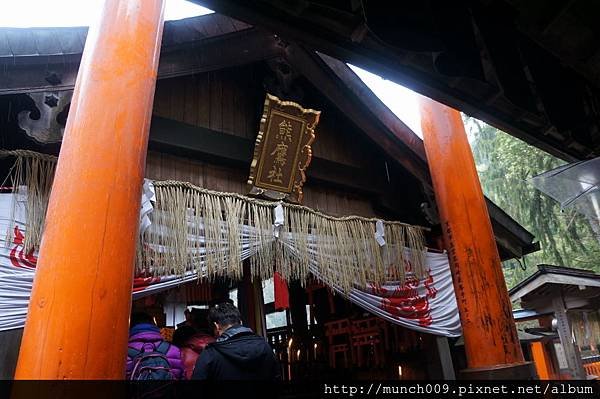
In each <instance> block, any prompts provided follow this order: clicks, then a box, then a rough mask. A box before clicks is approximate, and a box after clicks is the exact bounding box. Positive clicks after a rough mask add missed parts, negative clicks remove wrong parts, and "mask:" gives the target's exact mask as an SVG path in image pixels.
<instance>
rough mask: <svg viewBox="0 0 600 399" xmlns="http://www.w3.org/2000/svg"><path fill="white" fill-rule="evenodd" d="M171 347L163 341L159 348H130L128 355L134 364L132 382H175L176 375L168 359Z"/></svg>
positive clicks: (152, 346)
mask: <svg viewBox="0 0 600 399" xmlns="http://www.w3.org/2000/svg"><path fill="white" fill-rule="evenodd" d="M170 347H171V344H169V343H168V342H166V341H162V342H161V343H160V344H158V346H154V345H151V347H148V346H146V345H144V346H143V347H142V349H141V350H137V349H134V348H131V347H129V349H128V350H127V354H128V355H129V357H130V358H131V359H132V362H133V369H132V371H131V376H130V377H129V379H130V380H132V381H133V380H136V381H146V380H174V379H175V375H174V374H173V372H172V371H171V365H170V364H169V359H168V358H167V352H169V348H170ZM148 349H150V350H148Z"/></svg>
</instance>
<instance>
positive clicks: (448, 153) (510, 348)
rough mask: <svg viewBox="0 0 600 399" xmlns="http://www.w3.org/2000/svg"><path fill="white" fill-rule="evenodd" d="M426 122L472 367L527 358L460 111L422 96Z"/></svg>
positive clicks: (427, 143)
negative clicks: (522, 347) (515, 321)
mask: <svg viewBox="0 0 600 399" xmlns="http://www.w3.org/2000/svg"><path fill="white" fill-rule="evenodd" d="M421 127H422V130H423V136H424V144H425V151H426V153H427V160H428V163H429V168H430V171H431V177H432V180H433V187H434V191H435V197H436V202H437V206H438V210H439V214H440V221H441V224H442V229H443V232H444V239H445V242H446V245H447V246H448V252H449V257H450V266H451V270H452V277H453V281H454V288H455V292H456V300H457V302H458V309H459V312H460V319H461V322H462V328H463V334H464V340H465V351H466V355H467V365H468V367H469V368H471V369H476V368H496V367H498V366H499V367H502V366H508V365H511V364H514V365H516V364H522V363H524V360H523V354H522V351H521V346H520V344H519V339H518V336H517V331H516V327H515V323H514V320H513V318H512V310H511V305H510V300H509V297H508V291H507V289H506V283H505V282H504V276H503V274H502V268H501V264H500V257H499V255H498V249H497V248H496V242H495V240H494V234H493V231H492V225H491V222H490V217H489V215H488V211H487V208H486V205H485V199H484V196H483V192H482V189H481V184H480V182H479V177H478V176H477V171H476V170H475V162H474V160H473V154H472V153H471V148H470V146H469V142H468V140H467V135H466V133H465V128H464V125H463V122H462V120H461V117H460V113H459V112H458V111H456V110H454V109H452V108H449V107H446V106H445V105H442V104H440V103H437V102H435V101H433V100H430V99H427V98H422V100H421Z"/></svg>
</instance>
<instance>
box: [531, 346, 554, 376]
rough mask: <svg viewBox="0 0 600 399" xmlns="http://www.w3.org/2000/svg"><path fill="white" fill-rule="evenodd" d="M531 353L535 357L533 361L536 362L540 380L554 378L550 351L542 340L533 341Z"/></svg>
mask: <svg viewBox="0 0 600 399" xmlns="http://www.w3.org/2000/svg"><path fill="white" fill-rule="evenodd" d="M531 355H532V357H533V363H534V364H535V370H536V371H537V375H538V377H539V378H540V380H552V379H554V378H553V377H554V373H553V369H552V361H551V360H550V356H548V351H546V348H545V347H544V344H543V343H542V342H539V341H537V342H532V343H531Z"/></svg>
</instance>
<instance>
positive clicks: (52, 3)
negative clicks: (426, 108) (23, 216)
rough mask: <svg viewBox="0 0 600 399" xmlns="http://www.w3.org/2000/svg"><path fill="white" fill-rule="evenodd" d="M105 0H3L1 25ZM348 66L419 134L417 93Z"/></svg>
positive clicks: (45, 21) (180, 0)
mask: <svg viewBox="0 0 600 399" xmlns="http://www.w3.org/2000/svg"><path fill="white" fill-rule="evenodd" d="M103 1H104V0H3V1H2V11H1V12H0V27H13V28H29V27H58V26H63V27H66V26H89V24H90V23H91V22H93V21H94V19H95V18H96V16H97V15H98V12H99V11H98V10H99V9H100V7H101V5H102V2H103ZM210 13H212V11H211V10H209V9H207V8H204V7H201V6H199V5H197V4H194V3H190V2H188V1H185V0H166V5H165V19H166V20H176V19H182V18H189V17H195V16H199V15H205V14H210ZM350 68H352V70H353V71H354V72H355V73H356V74H357V75H358V76H359V77H360V79H362V80H363V81H364V82H365V84H366V85H367V86H369V87H370V88H371V90H373V92H374V93H375V95H377V97H379V99H381V101H383V103H384V104H385V105H387V107H388V108H389V109H390V110H392V112H393V113H394V114H396V116H398V118H400V120H402V121H403V122H404V123H405V124H406V125H408V127H410V128H411V129H412V130H413V131H414V132H415V133H416V134H417V135H418V136H419V137H421V138H422V137H423V136H422V134H421V117H420V113H419V104H418V96H419V95H418V94H416V93H415V92H413V91H411V90H409V89H407V88H405V87H402V86H400V85H398V84H396V83H394V82H391V81H389V80H385V79H382V78H380V77H379V76H377V75H375V74H372V73H370V72H367V71H365V70H363V69H360V68H358V67H355V66H353V65H350Z"/></svg>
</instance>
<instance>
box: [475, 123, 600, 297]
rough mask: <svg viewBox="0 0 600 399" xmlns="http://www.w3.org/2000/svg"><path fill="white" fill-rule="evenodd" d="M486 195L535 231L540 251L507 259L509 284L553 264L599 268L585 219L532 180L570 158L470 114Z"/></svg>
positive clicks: (599, 252) (599, 249)
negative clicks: (511, 134) (530, 181)
mask: <svg viewBox="0 0 600 399" xmlns="http://www.w3.org/2000/svg"><path fill="white" fill-rule="evenodd" d="M465 126H466V128H467V132H468V134H469V139H470V142H471V148H472V150H473V156H474V158H475V163H476V165H477V171H478V173H479V179H480V180H481V185H482V187H483V191H484V193H485V194H486V195H487V196H488V197H489V198H490V199H491V200H492V201H494V202H495V203H496V204H497V205H498V206H500V207H501V208H502V209H503V210H504V211H505V212H506V213H508V214H509V215H510V216H511V217H513V218H514V219H515V220H516V221H517V222H519V223H520V224H521V225H522V226H524V227H525V228H526V229H527V230H529V231H530V232H531V233H533V234H534V235H535V237H536V240H537V241H539V242H540V245H541V248H542V249H541V250H540V251H538V252H535V253H533V254H530V255H527V256H526V257H525V258H524V259H521V260H510V261H507V262H504V264H503V267H504V276H505V278H506V283H507V285H508V287H509V288H511V287H513V286H514V285H515V284H517V283H518V282H519V281H521V280H523V279H524V278H526V277H527V276H529V275H530V274H532V273H533V272H535V270H537V268H536V265H537V264H540V263H548V264H554V265H561V266H569V267H577V268H584V269H590V270H595V271H597V272H598V271H600V244H599V242H598V240H597V238H596V236H595V235H594V232H593V231H592V228H591V226H590V224H589V222H588V221H587V220H586V218H585V217H584V216H582V215H580V214H579V213H576V212H575V211H574V210H572V209H568V210H566V211H564V212H562V211H561V210H560V205H559V204H558V203H557V202H556V201H554V200H553V199H551V198H550V197H547V196H546V195H544V194H543V193H541V192H540V191H538V190H536V189H535V188H534V187H533V185H531V184H530V183H528V182H527V179H529V178H531V177H533V176H535V175H538V174H540V173H542V172H545V171H547V170H550V169H553V168H556V167H558V166H560V165H563V164H564V163H565V162H564V161H562V160H560V159H558V158H556V157H553V156H552V155H549V154H547V153H546V152H544V151H542V150H539V149H537V148H536V147H533V146H531V145H529V144H527V143H525V142H523V141H521V140H519V139H517V138H515V137H512V136H510V135H508V134H506V133H504V132H502V131H500V130H498V129H496V128H494V127H492V126H489V125H487V124H485V123H483V122H481V121H478V120H476V119H474V118H471V117H465Z"/></svg>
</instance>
